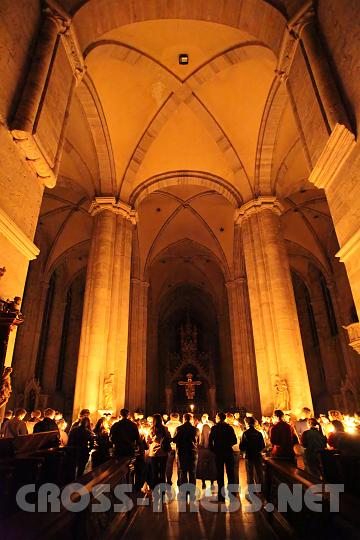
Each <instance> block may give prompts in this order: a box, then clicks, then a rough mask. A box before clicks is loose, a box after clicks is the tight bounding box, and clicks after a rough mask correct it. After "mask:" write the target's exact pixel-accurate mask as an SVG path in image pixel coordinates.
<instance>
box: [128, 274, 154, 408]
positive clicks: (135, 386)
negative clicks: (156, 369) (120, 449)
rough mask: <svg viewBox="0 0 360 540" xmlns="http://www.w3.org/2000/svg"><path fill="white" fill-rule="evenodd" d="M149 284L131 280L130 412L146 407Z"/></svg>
mask: <svg viewBox="0 0 360 540" xmlns="http://www.w3.org/2000/svg"><path fill="white" fill-rule="evenodd" d="M148 291H149V283H148V282H147V281H142V280H141V279H138V278H131V318H130V321H131V322H130V343H129V363H128V392H127V393H128V397H127V404H128V406H129V409H130V410H135V409H139V408H140V409H143V410H144V409H145V405H146V350H147V349H146V344H147V303H148V302H147V301H148Z"/></svg>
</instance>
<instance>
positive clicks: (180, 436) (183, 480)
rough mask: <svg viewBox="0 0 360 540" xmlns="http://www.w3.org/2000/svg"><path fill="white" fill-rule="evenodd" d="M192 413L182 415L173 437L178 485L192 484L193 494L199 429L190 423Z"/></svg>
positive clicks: (193, 494)
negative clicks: (177, 461) (177, 465)
mask: <svg viewBox="0 0 360 540" xmlns="http://www.w3.org/2000/svg"><path fill="white" fill-rule="evenodd" d="M191 422H192V415H191V414H190V413H186V414H185V415H184V423H183V424H182V425H181V426H179V427H178V428H177V429H176V432H175V436H174V438H173V440H174V442H175V444H176V449H177V454H178V460H179V485H183V484H192V485H193V486H194V491H193V493H192V496H193V497H194V496H195V486H196V465H197V461H198V445H199V443H200V431H199V429H198V428H197V427H195V426H193V425H192V423H191Z"/></svg>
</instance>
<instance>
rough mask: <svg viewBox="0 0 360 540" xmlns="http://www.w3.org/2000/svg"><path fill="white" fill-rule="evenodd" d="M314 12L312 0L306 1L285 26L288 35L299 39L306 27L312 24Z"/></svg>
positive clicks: (314, 17)
mask: <svg viewBox="0 0 360 540" xmlns="http://www.w3.org/2000/svg"><path fill="white" fill-rule="evenodd" d="M315 20H316V12H315V7H314V3H313V0H308V1H307V2H306V3H305V4H304V5H303V6H302V7H301V9H300V10H299V11H298V12H297V13H296V14H295V15H294V17H293V18H292V19H290V21H289V22H288V24H287V29H288V31H289V33H290V34H291V35H292V36H294V37H295V38H296V39H299V38H300V37H301V33H302V31H303V30H304V28H305V27H306V26H308V25H309V24H312V23H314V22H315Z"/></svg>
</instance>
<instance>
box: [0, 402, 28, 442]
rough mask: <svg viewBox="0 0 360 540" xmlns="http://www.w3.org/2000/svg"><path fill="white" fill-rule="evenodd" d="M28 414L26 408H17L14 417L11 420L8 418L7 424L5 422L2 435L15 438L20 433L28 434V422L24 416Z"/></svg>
mask: <svg viewBox="0 0 360 540" xmlns="http://www.w3.org/2000/svg"><path fill="white" fill-rule="evenodd" d="M25 416H26V410H25V409H16V411H15V414H14V418H12V419H11V420H8V422H6V423H5V424H3V426H2V428H1V435H2V436H3V437H12V438H15V437H17V436H18V435H27V434H28V430H27V427H26V422H24V418H25Z"/></svg>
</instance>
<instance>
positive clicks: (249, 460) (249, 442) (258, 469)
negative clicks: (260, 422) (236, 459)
mask: <svg viewBox="0 0 360 540" xmlns="http://www.w3.org/2000/svg"><path fill="white" fill-rule="evenodd" d="M245 424H246V426H247V428H248V429H247V430H246V431H244V433H243V435H242V438H241V443H240V450H241V451H242V452H245V469H246V481H247V485H248V489H249V485H252V484H255V475H254V473H256V479H257V483H259V484H262V482H263V473H262V458H261V452H262V450H264V448H265V442H264V437H263V436H262V433H261V432H260V431H259V430H257V429H256V428H255V418H254V417H253V416H247V417H246V418H245Z"/></svg>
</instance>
